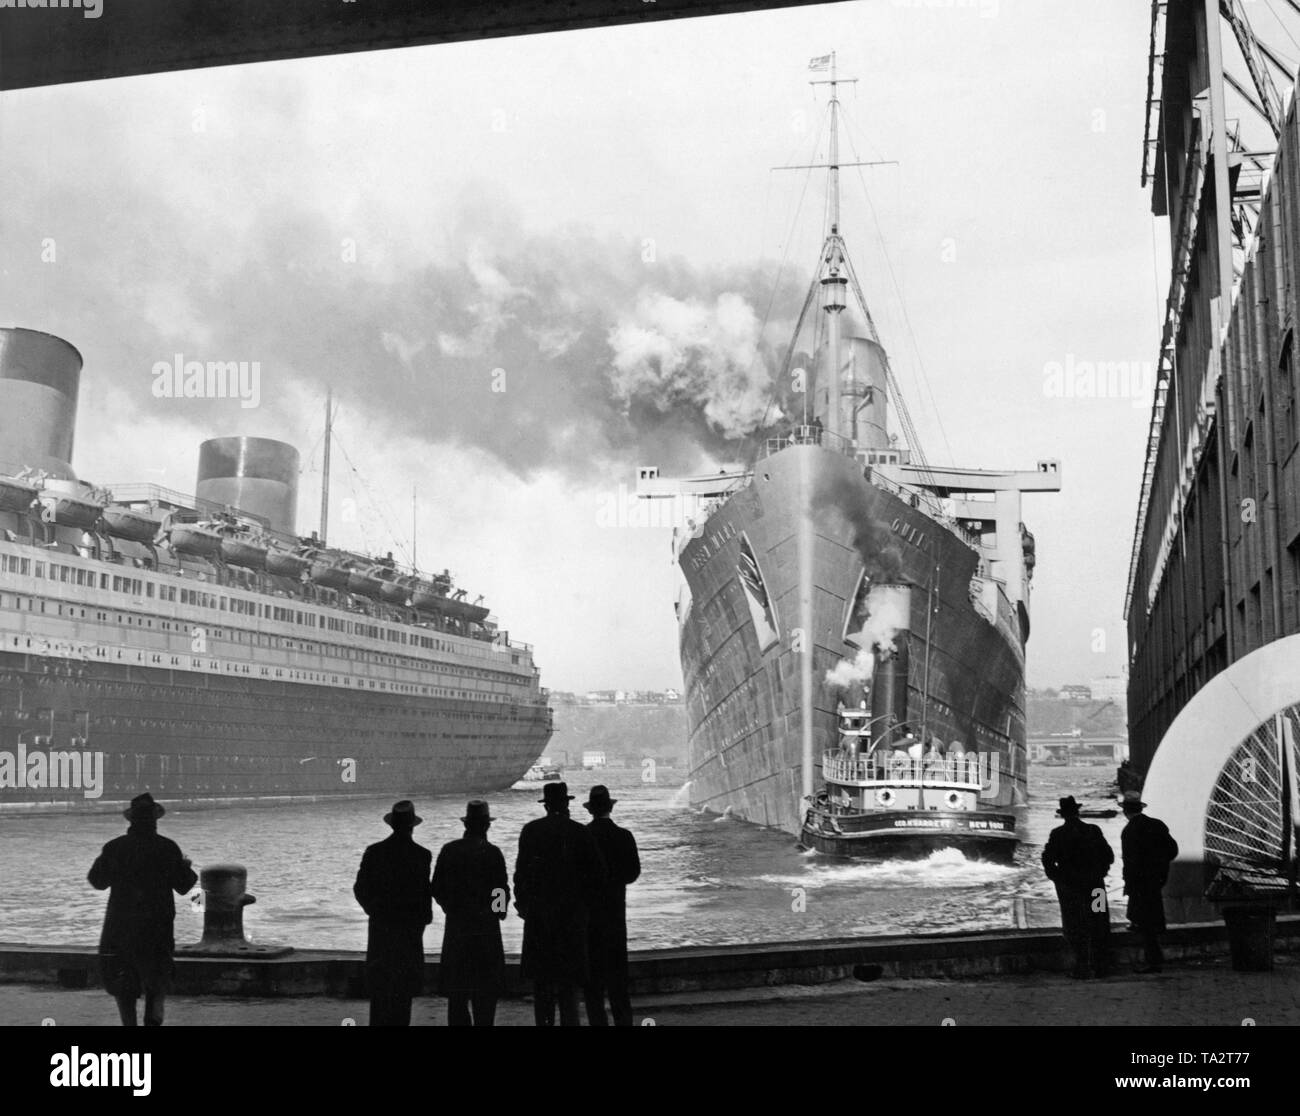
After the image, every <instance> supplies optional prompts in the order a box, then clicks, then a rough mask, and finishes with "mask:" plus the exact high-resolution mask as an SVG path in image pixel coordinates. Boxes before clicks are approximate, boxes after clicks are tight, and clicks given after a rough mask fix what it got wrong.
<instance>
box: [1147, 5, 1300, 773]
mask: <svg viewBox="0 0 1300 1116" xmlns="http://www.w3.org/2000/svg"><path fill="white" fill-rule="evenodd" d="M1294 77H1295V75H1294V73H1293V72H1291V71H1290V69H1289V67H1287V65H1286V64H1285V63H1284V62H1283V61H1282V59H1280V58H1279V56H1278V54H1277V53H1276V52H1275V51H1274V50H1272V49H1271V48H1270V47H1269V45H1268V44H1267V43H1266V42H1264V41H1263V40H1262V39H1261V38H1259V37H1257V36H1256V35H1255V34H1254V32H1253V31H1252V29H1251V27H1250V25H1249V24H1248V23H1247V21H1246V16H1245V11H1244V8H1243V5H1241V4H1239V3H1235V2H1233V3H1224V4H1220V3H1219V2H1218V0H1173V2H1171V3H1168V4H1153V5H1152V23H1151V52H1150V63H1149V70H1148V118H1147V128H1146V138H1145V144H1144V149H1143V165H1142V182H1143V185H1144V187H1148V188H1150V190H1151V208H1152V212H1153V213H1154V214H1155V215H1156V216H1163V217H1168V219H1169V238H1170V253H1171V255H1170V258H1171V264H1172V267H1171V280H1170V287H1169V292H1168V299H1167V303H1166V307H1165V319H1164V329H1163V335H1162V337H1161V339H1160V349H1159V359H1158V375H1157V384H1156V391H1155V399H1154V403H1153V408H1152V414H1151V426H1150V434H1149V439H1148V445H1147V453H1146V461H1145V467H1144V471H1143V478H1142V487H1141V496H1140V500H1139V507H1138V514H1137V523H1136V528H1135V532H1134V540H1133V553H1132V561H1131V565H1130V571H1129V580H1128V589H1127V596H1126V602H1125V617H1126V620H1127V625H1128V639H1129V663H1130V666H1129V674H1130V682H1129V692H1128V707H1129V733H1130V742H1131V752H1132V758H1133V762H1134V764H1135V765H1136V766H1137V767H1138V769H1139V770H1140V771H1144V772H1145V771H1146V770H1147V768H1148V766H1149V765H1150V762H1151V759H1152V756H1153V755H1154V753H1155V750H1156V748H1157V746H1158V745H1159V742H1160V740H1161V738H1162V736H1163V735H1164V733H1165V731H1166V730H1167V729H1168V727H1169V726H1170V724H1171V723H1172V721H1173V720H1174V718H1175V716H1176V715H1177V714H1178V712H1179V710H1180V709H1182V707H1183V706H1184V705H1186V704H1187V702H1188V701H1189V700H1190V699H1191V698H1192V697H1193V695H1195V694H1196V692H1197V691H1198V690H1199V689H1200V688H1201V687H1203V686H1204V685H1205V684H1206V683H1207V682H1208V681H1209V680H1210V679H1211V678H1213V677H1214V676H1215V675H1216V674H1218V673H1219V672H1220V671H1222V670H1224V669H1225V668H1226V667H1228V666H1229V665H1231V664H1232V663H1234V662H1236V661H1237V660H1239V659H1241V658H1242V657H1244V656H1245V655H1247V654H1249V653H1251V652H1252V651H1255V650H1257V649H1258V648H1260V647H1262V646H1263V645H1265V644H1267V643H1269V642H1271V641H1273V640H1276V639H1278V638H1279V637H1281V636H1286V635H1290V634H1293V633H1296V632H1297V631H1300V454H1298V453H1297V448H1298V446H1300V416H1298V415H1297V407H1298V406H1300V399H1298V398H1297V386H1296V374H1297V371H1296V355H1295V340H1296V339H1295V327H1296V319H1297V305H1296V301H1297V294H1296V286H1297V283H1296V279H1297V270H1298V268H1300V215H1298V212H1300V211H1298V208H1297V207H1298V206H1300V122H1298V121H1297V115H1296V106H1295V101H1294V97H1293V96H1292V88H1291V87H1292V85H1293V83H1294Z"/></svg>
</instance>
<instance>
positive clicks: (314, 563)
mask: <svg viewBox="0 0 1300 1116" xmlns="http://www.w3.org/2000/svg"><path fill="white" fill-rule="evenodd" d="M309 561H310V563H311V565H310V573H309V575H308V576H309V577H310V578H311V579H312V581H314V582H315V583H316V584H317V585H320V586H322V587H323V588H325V589H346V588H347V587H348V572H349V571H348V567H347V566H346V565H345V564H344V563H345V559H344V557H343V555H341V554H331V553H329V551H326V550H314V551H312V552H311V554H310V556H309Z"/></svg>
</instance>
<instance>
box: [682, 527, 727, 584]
mask: <svg viewBox="0 0 1300 1116" xmlns="http://www.w3.org/2000/svg"><path fill="white" fill-rule="evenodd" d="M735 537H736V525H735V524H734V523H724V524H723V525H722V526H721V527H719V528H718V529H717V530H716V531H710V532H709V533H708V535H706V536H705V537H704V538H703V539H701V540H700V545H699V547H698V548H697V549H696V551H695V553H694V554H692V555H691V566H692V568H693V569H694V570H695V571H696V572H697V573H698V572H699V571H700V570H702V569H704V567H705V566H707V565H708V564H709V563H710V562H712V561H713V559H714V558H716V557H717V556H718V555H719V554H720V553H721V551H722V548H723V547H724V546H726V544H727V543H729V542H730V541H731V540H732V539H734V538H735Z"/></svg>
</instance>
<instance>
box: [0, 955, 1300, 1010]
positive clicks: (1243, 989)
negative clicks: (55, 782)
mask: <svg viewBox="0 0 1300 1116" xmlns="http://www.w3.org/2000/svg"><path fill="white" fill-rule="evenodd" d="M633 1007H634V1010H635V1018H636V1022H637V1023H638V1024H642V1025H655V1026H687V1027H728V1026H731V1027H749V1026H755V1027H763V1026H786V1027H789V1026H795V1027H799V1026H805V1027H806V1026H831V1027H833V1026H871V1025H875V1024H880V1025H885V1024H887V1025H889V1026H923V1027H925V1026H929V1027H933V1026H939V1025H942V1024H944V1023H945V1022H946V1021H951V1022H950V1024H949V1025H955V1026H959V1027H984V1026H1004V1025H1009V1026H1023V1025H1025V1024H1027V1023H1028V1024H1033V1025H1035V1026H1049V1027H1055V1026H1078V1025H1083V1026H1108V1027H1114V1026H1134V1027H1145V1026H1156V1025H1160V1026H1192V1027H1194V1026H1233V1027H1238V1026H1242V1025H1243V1024H1244V1023H1245V1021H1247V1020H1252V1021H1253V1022H1254V1024H1255V1025H1257V1026H1261V1027H1263V1026H1297V1025H1300V957H1293V956H1289V955H1281V956H1279V957H1277V959H1276V968H1275V969H1274V970H1273V971H1272V972H1266V973H1238V972H1233V970H1232V969H1231V967H1230V966H1229V964H1228V961H1227V960H1226V959H1223V960H1214V961H1204V962H1186V963H1181V964H1179V965H1178V966H1175V967H1167V968H1166V969H1165V971H1164V972H1163V973H1160V974H1158V975H1156V974H1153V975H1146V976H1139V975H1136V974H1133V973H1119V974H1117V975H1114V976H1111V977H1107V978H1106V979H1104V980H1089V981H1076V980H1071V979H1069V978H1068V977H1065V976H1062V975H1059V974H1055V973H1041V974H1033V975H1023V976H997V977H981V978H975V979H969V980H877V981H874V982H871V983H865V984H864V983H859V982H857V981H843V982H838V983H833V984H820V985H786V986H782V987H776V988H756V989H741V990H737V991H735V992H707V993H689V994H680V995H663V994H660V995H656V996H653V997H649V998H647V999H645V1000H642V1001H636V1002H634V1004H633ZM366 1016H367V1005H366V1002H365V1001H364V1000H344V999H334V998H330V997H325V996H302V997H281V998H274V999H268V998H247V997H242V998H235V997H220V996H210V997H199V996H173V997H169V998H168V1001H167V1023H168V1025H172V1026H181V1027H204V1026H220V1027H229V1026H235V1027H289V1026H297V1027H337V1026H341V1025H349V1021H350V1022H351V1024H354V1025H357V1026H364V1025H365V1022H366ZM584 1018H585V1017H584ZM47 1020H52V1021H53V1024H54V1025H56V1026H114V1025H116V1024H117V1010H116V1007H115V1005H114V1003H113V1001H112V999H111V998H110V997H109V996H108V995H107V994H106V993H104V992H103V991H100V990H98V989H96V990H64V989H59V988H56V987H52V986H50V985H22V984H3V985H0V1024H3V1025H7V1026H39V1025H40V1024H41V1023H42V1022H43V1021H47ZM532 1021H533V1019H532V1004H531V1002H530V1001H528V1000H507V1001H503V1002H502V1003H501V1004H500V1006H499V1007H498V1009H497V1024H498V1025H499V1026H513V1027H518V1026H531V1025H532ZM411 1022H412V1024H413V1025H414V1026H437V1027H440V1026H444V1025H445V1023H446V1007H445V1003H444V1001H443V1000H441V999H438V998H437V997H422V998H420V999H417V1000H416V1001H415V1005H414V1009H413V1011H412V1019H411Z"/></svg>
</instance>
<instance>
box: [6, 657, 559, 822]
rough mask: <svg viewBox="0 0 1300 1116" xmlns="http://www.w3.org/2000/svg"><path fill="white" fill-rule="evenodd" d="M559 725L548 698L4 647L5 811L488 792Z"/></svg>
mask: <svg viewBox="0 0 1300 1116" xmlns="http://www.w3.org/2000/svg"><path fill="white" fill-rule="evenodd" d="M550 734H551V720H550V711H549V710H548V709H546V708H545V707H538V706H537V705H513V704H505V703H480V702H474V701H465V700H457V699H449V698H429V697H423V696H416V695H398V694H392V693H381V692H377V691H369V690H353V689H343V688H340V687H335V686H327V685H311V684H304V683H301V682H281V681H266V680H262V679H251V678H231V677H220V676H214V675H209V674H204V673H201V672H198V671H188V670H182V669H159V668H155V667H147V666H134V665H132V666H125V665H117V664H109V663H95V662H78V661H70V660H66V659H57V658H50V657H45V656H38V655H33V654H14V653H0V757H3V761H4V770H3V771H2V772H0V780H2V781H3V782H4V784H5V785H4V788H3V792H2V793H0V813H5V812H28V811H39V810H50V811H55V812H66V811H73V810H90V811H96V810H106V809H114V810H116V809H120V808H121V806H122V805H123V804H125V803H126V802H129V800H130V799H131V797H132V796H133V795H135V794H138V793H139V789H140V788H141V787H148V788H149V789H150V790H151V792H152V793H153V795H154V797H155V798H158V799H160V800H162V801H165V802H176V801H186V802H192V803H202V804H204V805H223V804H228V805H234V804H241V805H242V804H248V803H250V802H254V801H258V800H266V801H283V800H285V799H295V798H299V799H325V798H336V797H348V796H358V795H389V796H403V795H437V794H471V793H473V794H478V793H484V792H490V791H494V790H502V789H505V788H507V787H509V786H510V785H511V784H512V783H513V782H514V781H515V780H516V779H518V778H519V776H520V775H521V774H522V773H523V772H524V771H526V770H527V769H528V767H529V765H530V764H531V763H532V762H533V761H534V760H535V759H536V758H537V756H538V755H539V754H540V753H541V752H542V751H543V750H544V748H545V747H546V742H547V740H548V739H549V737H550ZM73 757H75V758H73ZM56 768H58V769H60V774H58V775H56V774H55V769H56ZM70 770H71V771H72V772H73V775H72V777H69V771H70ZM33 782H35V783H41V784H44V785H39V786H34V785H31V784H32V783H33ZM92 783H95V784H97V785H92ZM15 784H18V785H15ZM51 784H57V785H53V786H52V785H51Z"/></svg>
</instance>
